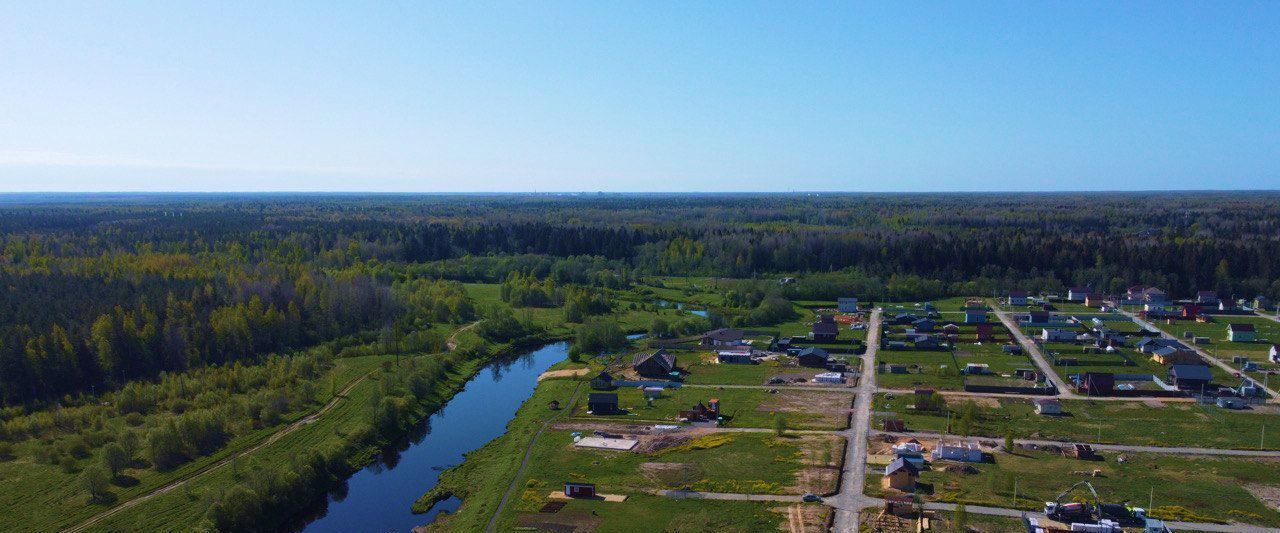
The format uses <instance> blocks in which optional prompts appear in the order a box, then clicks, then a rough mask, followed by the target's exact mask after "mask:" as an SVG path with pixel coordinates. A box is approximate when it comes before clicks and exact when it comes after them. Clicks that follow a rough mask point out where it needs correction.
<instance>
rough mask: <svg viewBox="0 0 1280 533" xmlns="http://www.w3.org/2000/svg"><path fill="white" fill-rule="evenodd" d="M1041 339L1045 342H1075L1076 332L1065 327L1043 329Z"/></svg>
mask: <svg viewBox="0 0 1280 533" xmlns="http://www.w3.org/2000/svg"><path fill="white" fill-rule="evenodd" d="M1040 340H1042V341H1045V342H1075V340H1076V334H1075V332H1072V331H1067V330H1065V329H1042V330H1040Z"/></svg>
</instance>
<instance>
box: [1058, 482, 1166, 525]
mask: <svg viewBox="0 0 1280 533" xmlns="http://www.w3.org/2000/svg"><path fill="white" fill-rule="evenodd" d="M1080 487H1085V488H1087V489H1089V494H1090V495H1091V496H1092V497H1093V499H1092V500H1090V501H1084V502H1067V503H1063V500H1064V499H1065V498H1066V497H1067V496H1069V495H1070V494H1071V493H1072V492H1074V491H1075V490H1076V489H1078V488H1080ZM1044 514H1045V515H1046V516H1048V517H1049V518H1050V519H1053V520H1057V521H1059V522H1062V523H1064V524H1073V525H1075V524H1082V525H1083V524H1096V527H1095V528H1081V529H1079V530H1081V531H1084V530H1088V531H1093V530H1095V529H1096V531H1100V532H1105V531H1120V528H1121V527H1134V526H1141V525H1143V524H1144V523H1146V520H1147V511H1146V509H1142V508H1139V507H1128V506H1126V505H1121V504H1118V503H1101V502H1100V500H1099V498H1098V491H1097V490H1094V488H1093V484H1092V483H1089V482H1088V481H1080V482H1077V483H1076V484H1074V485H1071V486H1070V487H1067V490H1064V491H1062V493H1060V494H1058V496H1057V497H1056V498H1054V500H1053V501H1051V502H1045V503H1044Z"/></svg>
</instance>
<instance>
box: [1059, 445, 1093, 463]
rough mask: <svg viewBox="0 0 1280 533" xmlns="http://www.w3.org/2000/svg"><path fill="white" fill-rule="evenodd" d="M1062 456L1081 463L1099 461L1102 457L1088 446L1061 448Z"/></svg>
mask: <svg viewBox="0 0 1280 533" xmlns="http://www.w3.org/2000/svg"><path fill="white" fill-rule="evenodd" d="M1062 455H1065V456H1067V457H1074V458H1076V459H1079V460H1081V461H1101V460H1102V456H1101V455H1098V452H1096V451H1094V449H1093V446H1090V445H1088V444H1072V445H1071V446H1066V447H1063V448H1062Z"/></svg>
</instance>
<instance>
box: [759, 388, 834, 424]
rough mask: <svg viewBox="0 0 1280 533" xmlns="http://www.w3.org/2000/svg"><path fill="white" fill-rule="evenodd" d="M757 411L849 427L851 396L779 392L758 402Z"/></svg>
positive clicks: (789, 391)
mask: <svg viewBox="0 0 1280 533" xmlns="http://www.w3.org/2000/svg"><path fill="white" fill-rule="evenodd" d="M756 410H757V411H764V412H780V413H788V414H803V415H805V416H806V417H812V420H814V422H816V423H818V424H820V425H822V426H828V427H835V428H837V429H844V428H847V427H849V414H850V411H852V410H853V395H850V394H823V393H810V392H797V391H791V390H784V391H779V392H778V393H777V394H773V395H770V397H769V399H767V400H765V401H763V402H760V406H759V407H757V408H756Z"/></svg>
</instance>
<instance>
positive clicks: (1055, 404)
mask: <svg viewBox="0 0 1280 533" xmlns="http://www.w3.org/2000/svg"><path fill="white" fill-rule="evenodd" d="M1035 404H1036V414H1038V415H1060V414H1062V402H1060V401H1058V400H1054V399H1050V398H1041V399H1038V400H1036V401H1035Z"/></svg>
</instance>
